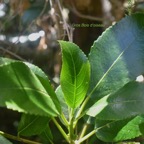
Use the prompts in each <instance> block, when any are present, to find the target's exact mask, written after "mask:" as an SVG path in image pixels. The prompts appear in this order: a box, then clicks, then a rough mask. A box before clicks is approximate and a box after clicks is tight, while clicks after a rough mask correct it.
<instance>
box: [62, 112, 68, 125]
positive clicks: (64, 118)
mask: <svg viewBox="0 0 144 144" xmlns="http://www.w3.org/2000/svg"><path fill="white" fill-rule="evenodd" d="M61 118H62V120H63V122H64V124H65V125H66V126H68V125H69V123H68V121H67V119H66V117H65V116H64V114H63V113H62V114H61Z"/></svg>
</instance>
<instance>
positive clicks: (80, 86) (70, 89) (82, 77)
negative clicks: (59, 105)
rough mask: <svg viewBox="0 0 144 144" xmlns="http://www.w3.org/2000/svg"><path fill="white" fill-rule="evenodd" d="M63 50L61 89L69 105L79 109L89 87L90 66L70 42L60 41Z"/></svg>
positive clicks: (81, 53) (78, 49)
mask: <svg viewBox="0 0 144 144" xmlns="http://www.w3.org/2000/svg"><path fill="white" fill-rule="evenodd" d="M60 46H61V48H62V62H63V64H62V70H61V77H60V82H61V87H62V91H63V93H64V97H65V100H66V102H67V104H68V105H69V106H70V107H72V108H76V107H78V106H79V105H80V104H81V103H82V101H83V100H84V98H85V96H86V93H87V89H88V87H89V77H90V65H89V61H88V59H87V57H86V56H85V54H84V53H83V52H82V51H81V50H80V48H79V47H78V46H77V45H75V44H73V43H70V42H64V41H60Z"/></svg>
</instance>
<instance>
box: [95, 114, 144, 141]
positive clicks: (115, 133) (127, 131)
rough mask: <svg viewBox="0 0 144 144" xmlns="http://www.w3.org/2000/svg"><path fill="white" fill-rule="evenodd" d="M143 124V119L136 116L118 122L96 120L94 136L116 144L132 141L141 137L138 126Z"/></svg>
mask: <svg viewBox="0 0 144 144" xmlns="http://www.w3.org/2000/svg"><path fill="white" fill-rule="evenodd" d="M143 122H144V117H142V116H137V117H134V118H129V119H125V120H120V121H111V122H110V121H109V122H108V121H103V120H96V129H98V130H97V132H96V136H97V137H98V138H99V139H100V140H102V141H105V142H118V141H124V140H128V139H133V138H135V137H138V136H140V135H142V133H141V131H140V128H139V125H141V124H142V123H143Z"/></svg>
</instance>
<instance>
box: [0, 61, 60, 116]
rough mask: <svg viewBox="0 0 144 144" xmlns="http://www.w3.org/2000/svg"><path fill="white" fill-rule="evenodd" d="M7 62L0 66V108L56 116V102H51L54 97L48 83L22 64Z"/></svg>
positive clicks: (57, 112) (57, 110)
mask: <svg viewBox="0 0 144 144" xmlns="http://www.w3.org/2000/svg"><path fill="white" fill-rule="evenodd" d="M2 61H3V60H1V62H2ZM8 61H9V62H6V63H5V64H4V63H2V64H1V65H0V92H1V93H0V106H6V107H7V108H9V109H12V110H16V111H19V112H24V113H29V114H35V115H42V116H57V115H58V114H59V112H60V109H58V107H59V105H58V106H56V105H55V104H56V103H57V104H58V100H57V99H56V100H53V99H54V98H56V95H53V94H54V92H53V90H52V88H51V86H50V84H49V82H48V81H46V80H45V79H42V77H40V76H37V75H35V74H34V73H33V72H32V71H31V70H30V69H29V68H28V67H27V66H26V65H25V64H24V63H23V62H18V61H12V62H10V60H8ZM49 90H50V91H49ZM49 93H50V94H51V95H49ZM52 98H53V99H52Z"/></svg>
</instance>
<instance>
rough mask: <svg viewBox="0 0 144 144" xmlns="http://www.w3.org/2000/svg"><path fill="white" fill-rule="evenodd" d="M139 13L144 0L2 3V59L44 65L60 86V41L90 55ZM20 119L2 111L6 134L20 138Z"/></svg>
mask: <svg viewBox="0 0 144 144" xmlns="http://www.w3.org/2000/svg"><path fill="white" fill-rule="evenodd" d="M134 12H144V0H0V56H3V57H9V58H12V59H18V60H22V61H28V62H31V63H33V64H35V65H37V66H39V67H40V68H42V70H43V71H45V72H46V73H47V74H48V76H49V78H50V80H51V81H52V83H53V85H54V87H56V86H57V85H58V84H59V74H60V68H61V52H60V48H59V45H58V42H57V40H69V41H73V42H74V43H76V44H77V45H79V46H80V48H81V49H82V50H83V51H84V52H85V53H86V54H88V53H89V50H90V47H91V45H92V44H93V41H94V40H96V39H97V38H98V36H99V35H101V33H102V32H103V31H104V30H105V29H106V28H107V27H109V26H111V25H112V24H114V23H115V22H117V21H119V20H120V19H121V18H122V17H124V16H125V15H130V14H131V13H134ZM19 118H20V115H19V114H18V113H15V112H12V111H10V110H6V109H4V108H1V109H0V130H2V131H5V132H8V133H11V134H15V135H16V128H17V125H18V121H19ZM52 127H53V132H55V131H57V130H56V129H55V127H54V126H52ZM36 139H37V138H36ZM136 140H137V141H141V142H142V141H143V138H138V139H136ZM56 141H60V136H59V135H57V137H56V138H55V143H56ZM94 141H95V140H94ZM15 143H16V142H15ZM58 143H59V142H58ZM92 143H94V142H92Z"/></svg>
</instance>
